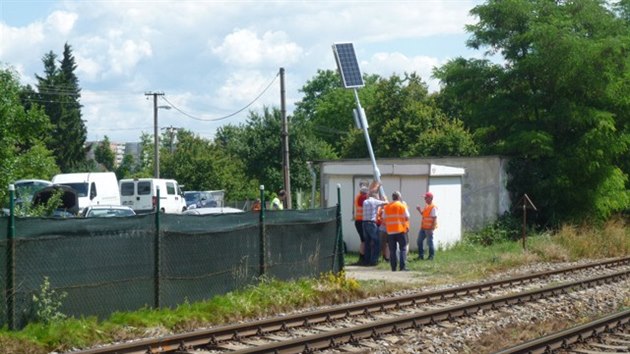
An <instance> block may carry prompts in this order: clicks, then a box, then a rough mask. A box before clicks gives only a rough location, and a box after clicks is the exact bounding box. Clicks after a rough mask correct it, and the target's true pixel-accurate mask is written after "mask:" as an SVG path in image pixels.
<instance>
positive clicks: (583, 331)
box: [495, 310, 630, 354]
mask: <svg viewBox="0 0 630 354" xmlns="http://www.w3.org/2000/svg"><path fill="white" fill-rule="evenodd" d="M554 351H555V352H557V353H583V354H595V353H620V352H625V353H628V352H630V310H625V311H620V312H618V313H615V314H612V315H610V316H606V317H604V318H601V319H598V320H595V321H592V322H589V323H586V324H583V325H581V326H576V327H573V328H569V329H567V330H565V331H561V332H558V333H554V334H552V335H549V336H545V337H542V338H538V339H536V340H532V341H529V342H526V343H522V344H519V345H516V346H514V347H510V348H507V349H505V350H502V351H499V352H496V353H495V354H518V353H532V354H535V353H552V352H554Z"/></svg>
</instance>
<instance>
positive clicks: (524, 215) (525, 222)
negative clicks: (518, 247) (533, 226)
mask: <svg viewBox="0 0 630 354" xmlns="http://www.w3.org/2000/svg"><path fill="white" fill-rule="evenodd" d="M526 227H527V200H526V199H525V197H523V250H525V249H527V246H526V245H525V238H526V237H527V236H525V228H526Z"/></svg>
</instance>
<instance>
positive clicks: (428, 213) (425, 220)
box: [416, 192, 437, 260]
mask: <svg viewBox="0 0 630 354" xmlns="http://www.w3.org/2000/svg"><path fill="white" fill-rule="evenodd" d="M424 202H425V206H424V208H421V207H420V205H418V206H416V209H417V210H418V211H419V212H420V215H422V220H421V221H420V232H419V234H418V256H419V259H424V241H425V240H426V241H427V247H428V248H429V258H428V259H429V260H433V257H434V256H435V248H434V246H433V232H434V231H435V229H436V228H437V207H436V206H435V204H433V193H431V192H427V193H426V194H425V195H424Z"/></svg>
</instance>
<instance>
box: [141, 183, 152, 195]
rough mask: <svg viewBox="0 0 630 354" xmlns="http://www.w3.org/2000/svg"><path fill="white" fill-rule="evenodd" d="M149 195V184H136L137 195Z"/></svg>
mask: <svg viewBox="0 0 630 354" xmlns="http://www.w3.org/2000/svg"><path fill="white" fill-rule="evenodd" d="M150 194H151V182H150V181H140V182H138V195H150Z"/></svg>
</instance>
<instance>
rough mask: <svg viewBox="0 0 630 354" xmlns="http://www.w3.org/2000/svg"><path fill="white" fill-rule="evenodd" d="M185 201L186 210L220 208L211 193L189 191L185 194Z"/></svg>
mask: <svg viewBox="0 0 630 354" xmlns="http://www.w3.org/2000/svg"><path fill="white" fill-rule="evenodd" d="M184 199H186V208H188V209H194V208H205V207H216V206H218V205H217V202H216V200H214V197H213V196H212V194H211V193H210V192H204V191H187V192H184Z"/></svg>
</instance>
